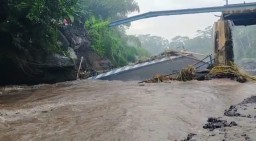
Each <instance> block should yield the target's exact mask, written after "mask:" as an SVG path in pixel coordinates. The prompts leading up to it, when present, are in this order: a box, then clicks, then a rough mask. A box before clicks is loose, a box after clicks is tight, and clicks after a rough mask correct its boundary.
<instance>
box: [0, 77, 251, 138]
mask: <svg viewBox="0 0 256 141" xmlns="http://www.w3.org/2000/svg"><path fill="white" fill-rule="evenodd" d="M255 86H256V84H254V83H245V84H241V83H237V82H234V81H230V80H211V81H203V82H199V81H191V82H185V83H184V82H172V83H167V84H143V85H142V84H138V83H137V82H118V81H114V82H108V81H74V82H65V83H59V84H55V85H37V86H31V87H8V88H0V140H1V141H11V140H23V141H27V140H93V141H94V140H96V141H115V140H117V141H119V140H120V141H131V140H132V141H165V140H182V139H184V138H186V137H187V135H188V134H189V133H194V134H198V135H200V134H202V135H205V136H204V138H202V140H204V139H208V137H209V136H210V135H212V131H209V130H207V129H203V126H204V125H205V124H206V123H207V120H208V118H209V117H223V116H224V111H225V110H227V109H229V108H230V106H231V105H236V104H238V103H240V102H242V101H243V100H244V99H246V98H248V97H251V96H253V95H256V93H255V91H256V87H255ZM247 106H248V107H247V109H249V110H250V109H251V108H252V107H251V106H254V105H253V104H248V105H247ZM238 107H239V106H238ZM240 107H242V106H240ZM243 108H244V107H243ZM252 111H253V109H252ZM246 115H249V114H248V113H246ZM251 116H253V114H251ZM227 118H237V119H238V120H237V121H236V123H237V124H238V126H233V127H234V128H233V127H232V128H231V127H225V128H224V129H225V130H229V132H228V133H227V134H226V136H225V137H226V138H225V139H226V140H241V139H243V140H244V139H245V137H244V136H245V135H243V138H236V136H235V137H233V136H232V134H233V133H236V132H240V131H241V132H249V133H251V132H252V133H253V132H254V133H255V132H256V128H255V127H256V126H255V125H256V124H255V123H256V122H255V121H256V119H255V118H254V117H252V118H243V117H227ZM228 120H229V119H228ZM231 121H233V119H231ZM231 121H229V122H231ZM214 132H221V131H219V130H218V129H215V130H214ZM229 133H231V134H229ZM215 134H217V133H215ZM224 135H225V134H224ZM224 135H223V136H214V137H215V138H213V140H223V139H224V138H223V137H224ZM240 136H241V135H240V133H239V137H240ZM246 136H248V135H246ZM250 139H253V137H250Z"/></svg>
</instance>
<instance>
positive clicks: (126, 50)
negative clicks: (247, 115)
mask: <svg viewBox="0 0 256 141" xmlns="http://www.w3.org/2000/svg"><path fill="white" fill-rule="evenodd" d="M108 24H109V22H107V21H103V20H97V19H96V18H95V17H91V18H90V19H89V20H88V21H86V22H85V26H86V29H88V32H89V34H90V36H91V39H92V48H94V50H96V51H97V52H98V53H99V54H100V55H101V56H104V57H107V58H109V59H110V60H111V61H112V62H113V63H114V64H115V65H116V66H124V65H127V64H128V63H129V62H135V61H137V59H138V58H139V57H148V56H149V54H148V53H147V51H146V50H144V49H143V48H141V47H139V46H136V45H137V43H138V42H133V41H138V39H137V40H135V38H136V37H134V36H133V37H132V36H127V35H125V34H124V33H123V32H121V31H120V30H119V29H117V28H112V29H110V28H109V27H108ZM127 39H130V42H127ZM129 44H130V45H129ZM139 44H140V43H139ZM134 45H135V46H134Z"/></svg>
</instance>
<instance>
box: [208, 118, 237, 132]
mask: <svg viewBox="0 0 256 141" xmlns="http://www.w3.org/2000/svg"><path fill="white" fill-rule="evenodd" d="M207 122H208V123H206V124H205V125H204V126H203V128H204V129H209V130H210V131H213V130H214V129H217V128H223V127H233V126H237V123H236V122H234V121H232V122H230V123H228V122H227V121H226V120H221V119H220V118H209V119H208V120H207Z"/></svg>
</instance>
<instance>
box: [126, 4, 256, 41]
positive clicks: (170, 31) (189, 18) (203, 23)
mask: <svg viewBox="0 0 256 141" xmlns="http://www.w3.org/2000/svg"><path fill="white" fill-rule="evenodd" d="M136 1H137V2H138V4H139V6H140V13H133V14H131V15H130V16H132V15H137V14H142V13H145V12H149V11H159V10H173V9H186V8H199V7H209V6H221V5H225V4H226V1H225V0H136ZM243 2H244V0H229V3H230V4H231V3H243ZM245 2H248V3H249V2H256V0H245ZM214 15H220V13H210V14H195V15H180V16H164V17H155V18H150V19H143V20H139V21H135V22H132V25H131V27H130V29H129V30H127V33H128V34H133V35H137V34H151V35H157V36H162V37H165V38H167V39H169V40H170V39H172V38H173V37H175V36H178V35H181V36H189V37H193V36H195V34H196V31H197V30H202V29H204V28H205V27H207V26H212V25H213V23H214V22H215V21H217V20H218V17H216V16H214Z"/></svg>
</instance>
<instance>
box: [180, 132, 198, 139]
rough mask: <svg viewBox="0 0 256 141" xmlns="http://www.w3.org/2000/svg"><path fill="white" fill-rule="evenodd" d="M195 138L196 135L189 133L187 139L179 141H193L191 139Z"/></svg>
mask: <svg viewBox="0 0 256 141" xmlns="http://www.w3.org/2000/svg"><path fill="white" fill-rule="evenodd" d="M194 136H196V134H193V133H190V134H188V136H187V138H186V139H184V140H181V141H193V137H194Z"/></svg>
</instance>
